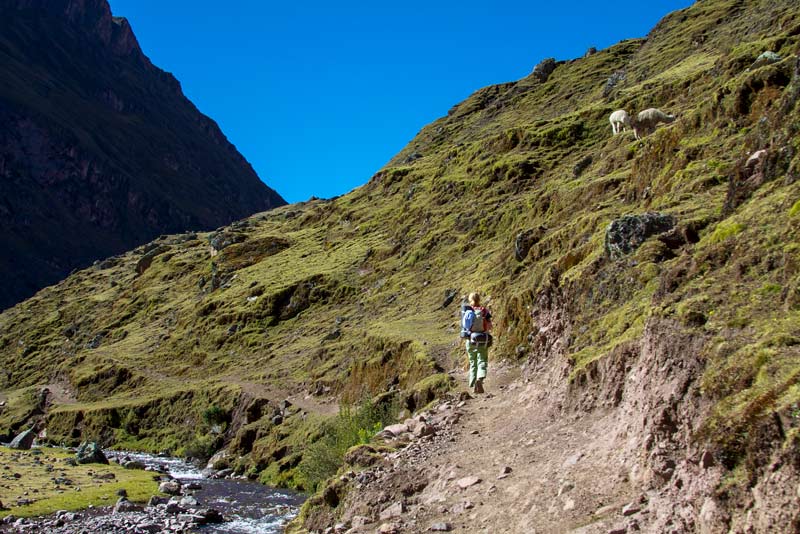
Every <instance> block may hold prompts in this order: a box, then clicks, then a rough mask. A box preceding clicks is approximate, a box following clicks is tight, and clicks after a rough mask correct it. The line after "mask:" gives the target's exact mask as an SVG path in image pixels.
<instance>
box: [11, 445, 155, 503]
mask: <svg viewBox="0 0 800 534" xmlns="http://www.w3.org/2000/svg"><path fill="white" fill-rule="evenodd" d="M37 452H41V454H37ZM69 457H74V454H73V453H70V452H68V451H65V450H63V449H53V448H41V449H33V450H32V451H16V450H13V449H9V448H6V447H0V465H2V466H3V467H2V468H0V476H1V477H2V479H3V480H2V483H0V501H2V502H3V504H4V505H5V506H6V507H7V508H9V509H8V510H4V511H0V518H2V517H5V516H7V515H14V516H16V517H34V516H40V515H46V514H50V513H53V512H56V511H58V510H81V509H83V508H86V507H87V506H89V505H93V506H109V505H113V504H114V503H116V501H117V499H118V498H119V497H118V496H117V494H116V493H117V490H120V489H124V490H126V491H127V493H128V499H129V500H131V501H134V502H145V501H147V500H148V499H149V498H150V497H151V496H152V495H156V494H157V493H158V483H157V482H156V481H155V480H154V478H153V473H151V472H146V471H143V470H134V469H124V468H123V467H121V466H119V465H117V464H114V463H112V464H110V465H103V464H84V465H76V466H70V465H68V464H66V463H65V462H64V460H65V459H66V458H69ZM50 467H52V469H49V468H50ZM108 473H111V474H113V475H114V478H113V479H104V478H97V476H98V475H105V474H108ZM15 474H19V475H20V477H19V478H16V477H15ZM53 478H62V479H68V480H69V481H71V484H64V483H63V482H62V483H61V484H56V483H55V482H54V481H53ZM20 498H21V499H29V500H32V501H34V502H33V503H32V504H27V505H24V506H17V505H16V502H17V499H20Z"/></svg>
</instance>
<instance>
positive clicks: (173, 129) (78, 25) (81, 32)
mask: <svg viewBox="0 0 800 534" xmlns="http://www.w3.org/2000/svg"><path fill="white" fill-rule="evenodd" d="M283 204H285V201H284V200H283V199H282V198H281V197H280V196H279V195H278V194H277V193H275V191H273V190H272V189H270V188H269V187H267V186H266V185H264V183H262V182H261V181H260V180H259V178H258V176H257V175H256V173H255V172H254V171H253V169H252V167H251V166H250V164H249V163H248V162H247V161H246V160H245V159H244V158H243V157H242V156H241V154H239V152H237V150H236V148H235V147H234V146H233V145H232V144H231V143H230V142H228V140H227V139H226V138H225V136H224V134H223V133H222V132H221V131H220V129H219V127H218V126H217V125H216V123H215V122H214V121H213V120H211V119H210V118H208V117H206V116H205V115H203V114H202V113H200V112H199V111H198V110H197V108H195V107H194V105H193V104H192V103H191V102H190V101H189V100H188V99H187V98H186V97H185V96H184V95H183V93H182V91H181V87H180V84H179V83H178V81H177V80H176V79H175V78H174V77H173V76H172V75H171V74H169V73H166V72H164V71H162V70H160V69H159V68H157V67H155V66H153V64H152V63H150V60H149V59H148V58H147V57H146V56H145V55H144V54H143V53H142V51H141V49H140V48H139V45H138V43H137V41H136V37H135V36H134V34H133V32H132V31H131V28H130V26H129V25H128V22H127V21H126V20H125V19H124V18H118V17H112V15H111V11H110V8H109V6H108V3H107V2H106V0H84V1H79V0H52V1H51V0H47V1H45V0H0V220H2V221H3V228H2V235H1V236H0V247H2V250H3V253H2V255H0V276H1V277H2V279H3V280H4V281H5V283H4V284H3V285H2V287H0V308H5V307H7V306H9V305H12V304H13V303H15V302H18V301H19V300H21V299H23V298H25V297H28V296H30V295H32V294H33V293H34V292H35V291H37V290H38V289H40V288H42V287H44V286H45V285H48V284H52V283H54V282H56V281H58V280H60V279H61V278H63V277H64V276H66V275H67V274H68V273H69V272H70V271H72V270H73V269H75V268H77V267H84V266H86V265H88V264H90V263H91V262H92V261H94V260H96V259H100V258H104V257H107V256H109V255H113V254H117V253H119V252H122V251H124V250H128V249H130V248H132V247H134V246H137V245H139V244H141V243H143V242H146V241H148V240H150V239H153V238H154V237H156V236H158V235H160V234H163V233H176V232H182V231H185V230H202V229H209V228H215V227H218V226H221V225H223V224H227V223H229V222H231V221H232V220H235V219H239V218H241V217H244V216H247V215H250V214H252V213H255V212H258V211H264V210H267V209H270V208H273V207H275V206H280V205H283Z"/></svg>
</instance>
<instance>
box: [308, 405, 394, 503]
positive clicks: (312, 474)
mask: <svg viewBox="0 0 800 534" xmlns="http://www.w3.org/2000/svg"><path fill="white" fill-rule="evenodd" d="M396 414H397V405H396V404H375V403H372V402H369V401H366V402H364V403H362V404H361V405H360V406H358V407H357V408H355V409H354V408H353V407H352V406H348V405H343V406H341V407H340V408H339V414H338V415H337V416H336V417H334V418H333V419H331V420H330V421H328V422H326V423H325V425H324V426H323V428H322V437H321V438H320V439H319V440H318V441H316V442H314V443H312V444H311V445H310V446H309V447H308V449H306V451H305V453H304V454H303V459H302V461H301V462H300V465H299V466H298V467H297V469H298V471H299V472H300V476H302V477H303V479H304V481H305V487H306V488H307V489H309V490H312V491H313V490H316V489H317V488H318V487H319V486H320V484H321V483H322V482H324V481H325V480H327V479H328V478H330V477H332V476H333V475H335V474H336V471H337V470H338V469H339V467H340V466H341V465H342V463H343V460H344V454H345V452H347V450H348V449H349V448H350V447H352V446H353V445H359V444H365V443H368V442H369V441H370V439H371V438H372V436H374V435H375V434H376V433H377V432H379V431H380V430H381V428H383V426H385V425H386V424H389V423H391V422H392V421H393V420H394V418H395V416H396Z"/></svg>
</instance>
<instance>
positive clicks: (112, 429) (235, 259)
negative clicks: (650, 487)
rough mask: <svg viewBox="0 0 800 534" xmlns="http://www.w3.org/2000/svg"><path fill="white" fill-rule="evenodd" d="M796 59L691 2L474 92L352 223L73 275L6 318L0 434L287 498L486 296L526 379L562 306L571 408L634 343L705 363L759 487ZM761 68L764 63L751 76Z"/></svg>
mask: <svg viewBox="0 0 800 534" xmlns="http://www.w3.org/2000/svg"><path fill="white" fill-rule="evenodd" d="M799 43H800V9H798V8H797V6H796V5H794V3H793V2H789V1H788V0H787V1H770V2H767V1H761V2H747V3H744V2H739V1H727V0H708V1H703V2H699V3H698V4H697V5H695V6H693V7H691V8H688V9H686V10H682V11H679V12H676V13H673V14H671V15H669V16H667V17H666V18H665V19H664V20H663V21H662V22H661V23H659V25H658V26H657V27H656V28H654V29H653V31H652V32H651V33H650V35H648V36H647V38H643V39H637V40H629V41H623V42H621V43H619V44H617V45H615V46H612V47H610V48H608V49H606V50H602V51H600V52H597V53H595V54H593V55H589V56H587V57H585V58H581V59H576V60H572V61H565V62H558V63H557V64H556V67H555V70H554V71H553V72H552V74H551V75H550V76H549V78H547V79H546V80H542V79H541V78H539V77H537V76H536V75H531V76H529V77H527V78H524V79H522V80H520V81H518V82H516V83H509V84H503V85H499V86H493V87H488V88H485V89H481V90H479V91H477V92H476V93H475V94H474V95H472V96H471V97H470V98H469V99H467V100H466V101H465V102H462V103H461V104H459V105H457V106H455V107H454V108H453V109H451V110H450V111H449V113H448V114H447V116H445V117H443V118H442V119H440V120H438V121H436V122H434V123H432V124H431V125H428V126H426V127H425V128H424V129H423V130H422V131H421V132H420V133H419V135H418V136H417V137H416V138H415V139H414V140H413V141H412V142H411V143H410V144H409V146H408V147H406V148H405V149H404V150H403V151H402V152H400V153H399V154H398V155H397V156H396V157H395V158H394V159H392V160H391V161H390V162H389V163H388V164H387V165H386V166H385V167H384V168H383V169H382V170H381V171H380V172H378V173H377V174H376V175H375V176H374V177H372V179H371V180H370V181H369V182H368V183H367V184H365V185H364V186H362V187H360V188H358V189H356V190H354V191H352V192H351V193H349V194H347V195H344V196H342V197H339V198H336V199H332V200H314V201H310V202H307V203H301V204H295V205H291V206H285V207H282V208H278V209H275V210H273V211H270V212H268V213H264V214H259V215H257V216H254V217H251V218H250V219H246V220H244V221H241V222H239V223H236V224H234V225H232V226H230V227H227V228H224V229H221V230H219V231H218V232H214V233H207V234H196V235H195V234H187V235H179V236H165V237H162V238H161V239H159V240H157V241H155V242H154V243H152V244H151V245H149V246H147V247H145V248H142V249H139V250H136V251H132V252H129V253H127V254H124V255H121V256H119V257H116V258H112V259H110V260H107V261H106V262H103V263H102V264H100V265H98V266H96V267H94V268H91V269H87V270H84V271H81V272H78V273H75V274H74V275H72V276H71V277H69V278H68V279H67V280H65V281H64V282H62V283H60V284H58V285H56V286H53V287H50V288H47V289H45V290H42V291H41V292H39V294H37V295H36V296H35V297H33V298H32V299H30V300H28V301H26V302H24V303H22V304H20V305H18V306H16V307H15V308H12V309H10V310H7V311H6V312H4V313H3V314H2V315H0V332H2V334H0V362H2V367H3V369H5V370H7V373H6V376H0V387H2V391H3V395H5V396H7V398H8V406H7V408H6V409H5V411H3V412H2V413H0V428H4V429H6V431H15V430H17V429H19V428H21V426H22V424H23V421H24V420H25V419H26V418H28V417H30V416H31V415H33V416H36V414H37V413H38V414H41V413H46V416H45V417H46V418H47V427H48V435H49V436H50V437H51V439H52V440H53V441H55V442H61V441H68V442H69V441H76V440H78V439H81V438H84V437H94V438H100V439H102V440H103V441H105V442H106V443H109V444H116V445H118V446H122V447H135V448H140V449H151V450H158V449H163V448H169V449H172V450H175V451H179V452H180V451H186V452H191V453H195V454H200V453H203V452H205V453H208V452H212V451H213V450H215V449H217V448H219V447H221V446H223V445H224V444H226V443H230V446H231V448H232V449H233V450H234V451H235V452H236V455H235V458H236V459H235V460H234V464H235V466H236V467H237V468H238V469H240V470H242V471H247V472H249V473H251V474H253V475H254V476H255V475H257V474H260V475H259V476H260V477H261V479H262V480H265V481H268V482H272V483H282V484H287V485H294V486H303V485H304V481H303V480H302V478H301V477H298V476H297V474H296V471H295V470H294V468H295V467H296V466H297V464H298V462H299V461H300V458H301V455H302V453H303V450H304V447H305V445H307V443H308V441H309V440H312V439H315V438H316V437H318V436H319V434H320V432H319V429H320V423H321V421H322V420H323V419H324V417H325V416H326V415H329V414H330V413H332V412H334V411H335V406H336V403H337V401H344V402H350V403H356V402H358V401H359V400H360V399H362V398H364V397H365V396H374V395H377V394H380V393H382V392H385V391H396V392H398V398H399V402H400V404H401V406H404V407H406V408H408V409H410V410H414V409H416V408H419V407H420V406H422V405H424V404H426V403H427V402H429V401H430V400H431V399H432V398H433V396H434V395H435V394H437V392H440V391H442V390H443V389H444V388H446V387H448V385H449V381H448V380H449V379H448V378H447V375H446V374H445V373H444V371H446V370H449V369H451V368H452V367H453V366H454V365H460V363H461V360H462V358H461V349H460V347H459V345H458V343H457V332H456V325H457V310H458V301H459V297H458V296H460V295H461V294H463V293H466V292H468V291H470V290H474V289H477V290H479V291H482V292H483V293H485V294H488V295H489V296H490V297H491V298H490V301H489V305H490V307H492V308H493V310H494V314H495V317H496V318H497V320H496V333H497V346H496V347H495V349H494V355H495V356H496V357H498V358H508V359H512V360H513V359H519V360H520V361H524V360H526V359H527V358H528V356H529V354H531V353H533V351H534V345H535V338H536V336H537V333H538V332H539V331H538V325H537V323H536V307H537V306H538V305H539V304H540V302H541V301H540V300H539V299H540V296H541V295H543V294H547V292H548V291H552V289H553V288H558V291H559V294H560V295H561V297H560V298H562V299H563V306H562V308H563V312H564V313H565V314H566V315H567V322H568V323H569V324H570V325H571V328H570V330H569V334H568V335H566V336H564V337H563V338H562V339H561V340H560V343H562V344H563V345H564V346H565V347H566V352H567V354H568V355H569V356H568V357H569V362H570V365H571V372H570V375H569V377H568V378H567V379H568V380H572V381H575V380H580V379H581V375H582V373H584V372H585V370H586V369H587V366H588V365H589V364H590V363H591V362H594V361H597V360H600V359H602V358H604V357H605V356H607V355H608V354H609V353H611V351H612V350H613V349H614V348H615V347H617V346H619V345H620V344H621V343H624V342H627V341H631V340H635V339H638V338H639V337H640V336H641V335H642V333H643V331H644V327H645V325H646V324H647V322H648V321H650V320H652V319H654V318H662V317H667V318H673V319H675V320H677V321H678V322H679V323H681V324H682V325H683V327H685V329H687V330H689V331H692V332H695V333H696V335H697V336H700V337H702V338H703V339H704V340H705V343H704V349H703V351H702V353H699V354H697V355H696V356H697V358H698V359H699V360H700V361H702V362H703V364H704V365H705V369H706V371H705V375H704V377H703V395H704V396H705V397H706V398H707V400H708V402H709V403H710V405H711V406H712V409H711V415H710V417H709V418H708V419H707V421H705V423H704V425H703V428H700V429H698V432H697V436H698V439H702V440H706V441H708V442H709V443H710V444H712V445H713V447H715V451H717V453H718V455H719V457H720V458H722V459H723V460H724V462H725V464H726V466H728V467H729V468H736V467H737V466H744V467H746V468H747V469H752V470H754V469H756V468H757V467H758V465H759V464H758V461H759V460H758V458H761V456H759V454H760V453H759V452H758V451H759V450H760V449H761V448H763V445H764V442H763V440H760V439H757V437H756V434H757V432H754V430H756V429H758V428H761V426H760V425H762V424H763V423H764V421H772V420H773V418H774V417H778V418H780V419H781V420H782V421H784V422H783V434H782V437H781V438H780V439H779V442H780V443H781V444H787V445H792V444H795V443H796V439H797V432H796V429H797V413H798V401H800V387H798V373H800V364H798V361H800V360H799V359H798V355H799V354H798V351H800V348H798V347H800V344H799V343H800V341H799V340H800V316H799V314H800V270H799V267H800V244H798V229H799V228H800V185H799V184H798V181H797V178H798V173H799V172H800V157H798V155H797V154H798V149H800V143H799V142H798V139H799V138H798V136H797V129H798V125H800V121H798V119H800V109H799V108H798V96H799V95H800V67H798V57H797V54H798V51H800V46H799ZM764 51H772V52H776V53H777V54H778V55H779V57H780V59H778V60H777V61H775V62H772V63H766V64H763V65H760V66H759V65H754V62H755V61H756V59H757V57H758V56H759V55H760V54H761V53H762V52H764ZM648 107H659V108H661V109H663V110H665V111H667V112H670V113H673V114H675V115H676V116H677V120H676V121H675V122H674V123H673V124H670V125H662V126H661V127H660V128H659V129H658V130H656V131H655V132H654V133H653V134H652V135H649V136H647V137H645V138H644V139H643V140H642V141H641V142H637V141H635V140H634V138H633V135H632V133H631V132H626V133H624V134H622V135H618V136H612V135H611V128H610V125H609V123H608V119H607V118H608V115H609V114H610V113H611V112H612V111H614V110H616V109H619V108H625V109H627V110H628V111H629V112H634V111H639V110H642V109H644V108H648ZM760 149H765V150H766V154H765V155H764V156H763V158H762V159H761V160H760V163H757V164H756V165H752V164H751V166H750V167H748V166H747V165H746V161H747V159H748V157H749V155H750V154H751V153H753V152H754V151H756V150H760ZM648 211H649V212H659V213H662V214H666V215H670V216H671V217H672V218H673V220H674V221H675V228H674V229H673V230H672V231H670V232H669V233H667V234H664V235H661V236H651V237H649V238H648V239H647V240H645V241H644V243H643V244H641V246H639V247H638V248H635V250H633V251H631V252H630V253H629V254H626V255H622V256H621V257H617V256H612V255H609V253H608V252H607V249H606V245H605V243H606V233H607V228H608V226H609V224H610V223H611V222H612V221H614V220H617V219H619V218H621V217H623V216H625V215H631V214H633V215H640V214H643V213H645V212H648ZM522 235H524V236H527V239H521V238H520V239H518V237H519V236H522ZM525 240H527V244H528V245H529V246H528V247H527V248H528V250H523V251H522V252H524V254H523V255H522V256H523V257H522V259H521V261H520V260H518V259H516V258H515V243H521V242H522V241H525ZM225 245H227V246H225ZM148 258H149V259H148ZM146 264H148V265H149V266H147V268H146V269H144V268H143V267H144V266H145V265H146ZM137 269H138V271H137ZM448 295H449V296H452V295H457V296H456V298H455V299H454V300H452V299H450V298H446V297H447V296H448ZM45 385H47V386H48V388H49V391H50V394H49V396H48V395H44V397H43V396H42V395H41V394H39V393H38V392H39V390H40V388H41V387H42V386H45ZM287 398H288V399H290V401H291V402H292V406H291V407H290V408H289V409H288V413H286V411H284V417H283V418H282V419H281V420H279V421H277V422H276V420H275V419H273V416H274V415H275V414H276V413H278V411H280V408H279V406H278V404H279V403H280V401H282V400H284V399H287ZM774 414H775V415H774ZM771 443H772V442H771ZM770 446H774V443H772V444H771V445H770Z"/></svg>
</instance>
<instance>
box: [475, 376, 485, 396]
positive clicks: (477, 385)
mask: <svg viewBox="0 0 800 534" xmlns="http://www.w3.org/2000/svg"><path fill="white" fill-rule="evenodd" d="M475 393H483V378H479V379H478V381H477V382H475Z"/></svg>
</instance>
